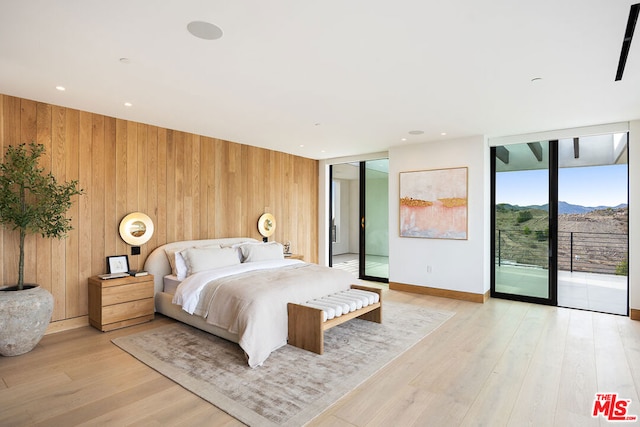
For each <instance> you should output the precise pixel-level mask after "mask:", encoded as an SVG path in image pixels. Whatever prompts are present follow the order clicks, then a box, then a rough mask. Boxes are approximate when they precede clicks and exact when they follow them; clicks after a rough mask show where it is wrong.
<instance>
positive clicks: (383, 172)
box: [329, 159, 389, 282]
mask: <svg viewBox="0 0 640 427" xmlns="http://www.w3.org/2000/svg"><path fill="white" fill-rule="evenodd" d="M388 165H389V161H388V159H377V160H367V161H362V162H351V163H342V164H335V165H332V166H331V167H330V182H331V187H330V188H331V191H330V194H331V195H330V203H329V205H330V206H329V210H330V218H331V221H330V230H329V235H330V236H329V237H330V242H331V245H330V249H329V250H330V253H329V255H330V256H329V265H330V266H332V267H334V268H340V269H344V270H347V271H349V272H351V273H352V274H354V276H356V277H358V278H361V279H365V280H373V281H379V282H388V280H389V235H388V233H389V172H388V169H389V167H388Z"/></svg>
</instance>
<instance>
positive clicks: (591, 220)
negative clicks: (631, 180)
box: [491, 133, 629, 315]
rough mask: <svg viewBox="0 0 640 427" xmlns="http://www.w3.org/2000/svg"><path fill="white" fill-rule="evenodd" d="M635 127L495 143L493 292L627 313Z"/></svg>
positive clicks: (519, 298) (492, 160)
mask: <svg viewBox="0 0 640 427" xmlns="http://www.w3.org/2000/svg"><path fill="white" fill-rule="evenodd" d="M627 147H628V134H627V133H619V134H605V135H595V136H584V137H575V138H566V139H560V140H554V141H540V142H532V143H526V144H514V145H505V146H497V147H493V148H492V149H491V163H492V165H491V167H492V206H493V211H492V223H493V227H492V233H493V236H492V237H493V238H492V251H493V254H494V261H493V262H494V266H493V269H492V277H491V295H492V296H496V297H501V298H507V299H517V300H522V301H531V302H538V303H543V304H552V305H559V306H563V307H570V308H579V309H584V310H592V311H599V312H606V313H612V314H622V315H627V314H628V306H629V304H628V299H629V291H628V288H629V287H628V277H627V276H628V268H629V266H628V259H629V257H628V247H629V240H628V215H629V214H628V204H627V203H628V170H627V169H628V168H627Z"/></svg>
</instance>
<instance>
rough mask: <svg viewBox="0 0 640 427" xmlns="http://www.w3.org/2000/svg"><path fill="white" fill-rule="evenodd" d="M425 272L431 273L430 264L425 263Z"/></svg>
mask: <svg viewBox="0 0 640 427" xmlns="http://www.w3.org/2000/svg"><path fill="white" fill-rule="evenodd" d="M427 273H431V266H430V265H427Z"/></svg>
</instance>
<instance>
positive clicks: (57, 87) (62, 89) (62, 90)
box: [56, 86, 67, 92]
mask: <svg viewBox="0 0 640 427" xmlns="http://www.w3.org/2000/svg"><path fill="white" fill-rule="evenodd" d="M56 89H58V90H59V91H60V92H64V91H65V90H67V89H66V88H65V87H64V86H56Z"/></svg>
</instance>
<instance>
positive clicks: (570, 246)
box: [569, 231, 573, 273]
mask: <svg viewBox="0 0 640 427" xmlns="http://www.w3.org/2000/svg"><path fill="white" fill-rule="evenodd" d="M569 253H570V254H571V258H570V259H571V262H570V267H569V271H570V272H571V273H573V231H572V232H571V234H570V238H569Z"/></svg>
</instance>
